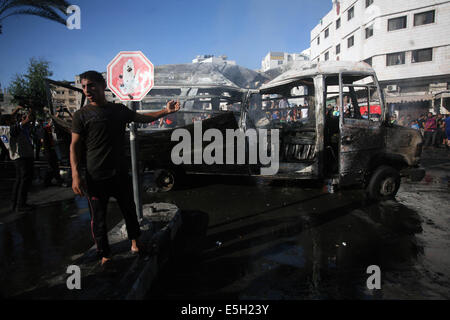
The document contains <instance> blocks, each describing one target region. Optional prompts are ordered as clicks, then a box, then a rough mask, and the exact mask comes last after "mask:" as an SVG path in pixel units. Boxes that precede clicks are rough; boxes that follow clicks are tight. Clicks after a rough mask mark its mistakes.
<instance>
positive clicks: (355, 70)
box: [246, 62, 425, 199]
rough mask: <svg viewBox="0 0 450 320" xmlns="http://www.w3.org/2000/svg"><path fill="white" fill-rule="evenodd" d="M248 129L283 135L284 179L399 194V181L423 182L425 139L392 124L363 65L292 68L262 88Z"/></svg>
mask: <svg viewBox="0 0 450 320" xmlns="http://www.w3.org/2000/svg"><path fill="white" fill-rule="evenodd" d="M259 94H260V95H261V96H262V101H263V103H262V106H261V108H257V109H251V108H250V109H249V110H248V112H247V121H246V124H247V127H251V126H253V127H256V128H270V129H271V130H273V129H275V128H278V129H279V130H280V151H279V152H280V164H279V171H278V174H277V175H278V176H279V177H286V178H294V179H325V180H329V181H330V183H331V184H332V185H335V186H346V185H359V186H362V187H364V188H366V189H367V192H368V194H369V195H370V197H372V198H375V199H380V198H383V197H390V196H394V195H395V194H396V193H397V191H398V188H399V186H400V177H401V176H402V175H408V176H409V177H410V178H411V179H412V180H421V179H422V178H423V176H424V174H425V172H424V170H423V169H421V168H420V166H419V164H420V155H421V152H422V137H421V134H420V133H419V132H418V131H416V130H414V129H411V128H405V127H400V126H396V125H392V124H390V123H389V121H388V120H387V119H388V114H387V111H386V107H385V102H384V98H383V93H382V90H381V89H380V86H379V84H378V80H377V77H376V74H375V72H374V70H373V69H372V68H371V67H370V66H369V65H368V64H366V63H354V62H323V63H320V62H319V63H306V64H301V65H297V66H293V67H292V68H291V69H290V70H288V71H286V72H284V73H283V74H281V75H279V76H278V77H276V78H275V79H273V80H272V81H270V82H269V83H267V84H265V85H263V86H262V87H261V88H260V90H259Z"/></svg>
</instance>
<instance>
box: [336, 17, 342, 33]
mask: <svg viewBox="0 0 450 320" xmlns="http://www.w3.org/2000/svg"><path fill="white" fill-rule="evenodd" d="M340 27H341V18H339V19H337V20H336V30H337V29H339V28H340Z"/></svg>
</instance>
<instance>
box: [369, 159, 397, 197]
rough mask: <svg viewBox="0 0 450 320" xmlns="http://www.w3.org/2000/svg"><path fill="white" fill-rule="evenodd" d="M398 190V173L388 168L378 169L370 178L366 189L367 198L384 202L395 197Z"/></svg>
mask: <svg viewBox="0 0 450 320" xmlns="http://www.w3.org/2000/svg"><path fill="white" fill-rule="evenodd" d="M399 188H400V173H399V172H398V170H396V169H394V168H392V167H390V166H381V167H378V168H377V169H376V170H375V172H374V173H373V174H372V177H371V178H370V181H369V185H368V187H367V193H368V194H369V197H370V198H371V199H374V200H384V199H389V198H393V197H395V195H396V194H397V191H398V189H399Z"/></svg>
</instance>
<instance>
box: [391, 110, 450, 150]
mask: <svg viewBox="0 0 450 320" xmlns="http://www.w3.org/2000/svg"><path fill="white" fill-rule="evenodd" d="M390 122H391V123H392V124H396V125H400V126H403V127H410V128H413V129H416V130H419V131H420V132H421V133H422V136H423V137H424V147H437V148H447V149H448V148H449V147H450V142H449V140H450V114H447V115H444V114H433V113H432V112H428V113H427V114H421V115H420V116H419V117H418V118H413V117H411V115H406V116H404V115H403V116H400V117H399V118H398V119H397V116H396V115H392V116H391V118H390Z"/></svg>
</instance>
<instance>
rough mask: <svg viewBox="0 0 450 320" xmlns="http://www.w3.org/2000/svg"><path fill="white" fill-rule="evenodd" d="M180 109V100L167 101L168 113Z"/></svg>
mask: <svg viewBox="0 0 450 320" xmlns="http://www.w3.org/2000/svg"><path fill="white" fill-rule="evenodd" d="M178 110H180V101H178V100H177V101H175V100H170V101H169V102H167V106H166V113H167V114H171V113H174V112H177V111H178Z"/></svg>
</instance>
